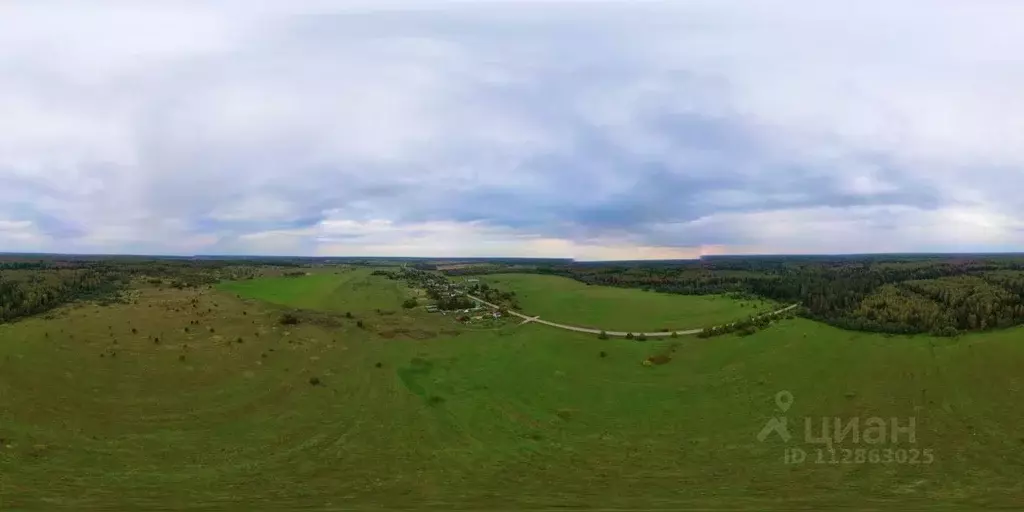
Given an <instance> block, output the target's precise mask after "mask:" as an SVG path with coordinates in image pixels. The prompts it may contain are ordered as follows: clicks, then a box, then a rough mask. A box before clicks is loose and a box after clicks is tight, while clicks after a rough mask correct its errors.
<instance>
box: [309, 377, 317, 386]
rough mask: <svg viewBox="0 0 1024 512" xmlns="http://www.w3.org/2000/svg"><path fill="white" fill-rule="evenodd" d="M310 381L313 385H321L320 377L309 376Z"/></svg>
mask: <svg viewBox="0 0 1024 512" xmlns="http://www.w3.org/2000/svg"><path fill="white" fill-rule="evenodd" d="M309 383H310V384H311V385H313V386H319V385H320V377H310V378H309Z"/></svg>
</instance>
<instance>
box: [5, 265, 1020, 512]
mask: <svg viewBox="0 0 1024 512" xmlns="http://www.w3.org/2000/svg"><path fill="white" fill-rule="evenodd" d="M339 278H340V276H336V275H333V274H327V275H324V276H317V277H316V278H314V279H309V280H308V281H305V282H304V281H303V279H304V278H298V279H297V280H271V281H251V282H245V283H240V284H237V285H232V286H228V287H226V288H228V289H230V290H231V292H227V291H217V290H210V291H203V292H194V291H180V290H173V289H165V290H158V289H154V288H149V289H146V290H144V291H142V292H141V294H140V295H139V296H138V297H137V303H134V304H119V305H114V306H109V307H98V306H80V307H73V308H66V309H63V310H60V311H58V312H57V313H54V314H53V315H51V316H52V318H49V319H47V318H41V317H38V318H33V319H29V320H25V321H21V322H18V323H15V324H8V325H0V438H3V439H2V441H0V510H5V511H6V510H22V509H25V510H27V509H32V510H95V509H110V510H127V509H157V508H159V509H174V510H182V509H200V508H206V509H214V508H216V509H234V510H250V509H253V508H257V509H296V508H303V509H316V510H340V509H351V508H385V507H392V508H399V507H401V508H436V509H446V510H450V509H453V508H469V507H479V508H490V509H494V508H503V509H522V508H546V509H550V508H566V507H600V508H604V509H634V510H635V509H680V508H705V509H708V508H711V509H730V510H735V509H749V510H766V509H787V510H791V509H794V508H800V507H806V508H808V509H814V510H820V509H823V508H826V507H827V508H840V507H855V506H860V507H864V506H867V505H871V506H873V507H884V506H891V507H894V508H900V509H904V510H905V509H908V508H915V509H920V508H924V507H925V506H928V507H929V508H930V509H932V508H936V507H935V506H934V505H933V504H934V503H938V502H941V503H946V504H955V505H959V506H966V505H976V506H977V505H986V504H987V505H1004V506H1009V505H1019V504H1020V503H1022V502H1024V501H1022V500H1024V484H1022V483H1021V478H1020V474H1021V470H1022V469H1024V433H1022V432H1021V429H1020V425H1022V424H1024V406H1022V405H1020V403H1019V401H1018V400H1016V392H1018V391H1020V389H1021V385H1022V381H1024V347H1022V345H1021V343H1020V340H1021V339H1022V336H1024V330H1021V329H1015V330H1008V331H1001V332H996V333H988V334H975V335H969V336H965V337H963V338H960V339H938V338H929V337H923V336H922V337H886V336H881V335H872V334H864V333H855V332H848V331H841V330H838V329H834V328H831V327H827V326H824V325H822V324H818V323H813V322H810V321H806V320H783V321H780V322H779V323H777V324H776V325H774V326H772V327H771V328H769V329H766V330H764V331H760V332H758V333H756V334H754V335H751V336H747V337H737V336H723V337H718V338H711V339H697V338H694V337H681V338H679V339H676V340H662V341H649V342H629V341H625V340H598V339H596V338H595V337H594V336H588V335H580V334H575V333H567V332H564V331H561V330H558V329H553V328H550V327H546V326H541V325H535V324H528V325H523V326H518V325H510V326H507V327H504V328H500V329H494V330H478V331H464V330H459V328H458V327H456V326H455V324H454V322H451V319H450V318H446V317H441V316H438V315H423V316H422V317H416V321H417V322H419V329H420V330H419V335H420V336H419V338H420V339H413V337H410V336H401V335H398V336H386V335H383V334H382V333H388V332H390V331H388V329H390V328H391V326H392V323H393V322H406V321H408V319H403V318H399V317H398V315H395V316H382V315H378V314H376V313H372V312H371V311H370V308H372V307H373V305H374V304H384V302H385V299H384V298H383V297H385V296H387V295H388V294H391V293H393V291H390V290H388V289H385V290H384V291H372V292H369V295H367V296H366V298H365V299H364V298H363V297H364V296H363V295H362V293H363V292H365V291H367V290H366V288H362V287H358V286H355V283H358V282H361V280H363V279H364V278H368V276H365V275H360V274H358V273H357V274H354V275H353V276H351V278H350V279H347V280H342V281H338V279H339ZM294 283H303V286H306V284H305V283H309V284H308V286H307V288H316V289H318V290H322V291H323V293H321V294H319V295H317V296H318V297H320V299H316V300H320V301H322V302H320V304H324V305H326V306H327V307H329V308H330V309H332V310H338V307H337V305H338V304H345V305H346V306H342V308H347V307H348V306H347V305H349V304H352V305H355V304H361V303H362V304H367V305H364V307H363V308H362V309H361V310H360V311H366V312H365V313H361V314H360V315H357V317H358V318H359V319H361V320H364V321H365V322H366V323H367V324H369V325H368V327H366V328H359V327H357V326H356V325H355V322H356V321H357V320H356V319H346V318H344V316H343V315H340V318H336V319H334V320H331V321H328V320H330V319H331V318H334V317H330V318H328V317H325V318H323V319H320V321H317V322H313V321H309V322H307V321H304V322H303V323H301V324H300V325H298V326H282V325H279V324H278V323H277V319H278V317H279V315H280V313H281V308H280V306H276V305H271V304H264V303H262V302H259V301H255V300H251V299H245V298H243V299H239V298H237V297H236V295H237V293H236V292H237V291H242V289H243V288H245V289H249V290H262V291H261V292H260V293H262V294H263V295H264V296H267V297H270V298H274V299H276V300H278V301H279V302H282V301H288V300H290V299H282V297H298V299H297V300H298V301H306V300H307V298H306V297H308V295H307V293H305V292H294V291H293V289H289V288H288V287H291V286H299V285H297V284H294ZM313 283H320V284H318V285H317V286H322V288H319V287H314V286H313ZM327 283H331V284H330V285H328V284H327ZM339 283H341V284H340V285H339ZM243 285H244V286H243ZM239 286H242V287H243V288H239ZM281 286H283V287H284V288H281ZM275 290H276V291H275ZM339 290H340V291H339ZM394 293H399V292H394ZM638 293H640V294H641V295H653V294H645V293H644V292H638ZM243 297H245V296H244V295H243ZM193 300H194V302H193ZM308 300H313V299H308ZM387 300H391V299H387ZM302 304H304V305H308V304H312V302H302ZM354 307H355V306H353V308H354ZM193 322H196V323H193ZM197 324H198V325H197ZM403 325H404V324H403ZM186 328H187V329H188V332H186V331H185V329H186ZM211 328H213V329H214V330H213V332H211V331H210V329H211ZM132 329H136V331H135V332H133V331H132ZM392 334H393V332H392ZM154 337H159V338H160V339H159V342H156V341H155V340H154V339H153V338H154ZM239 338H241V340H239ZM602 353H603V354H602ZM653 355H664V356H668V357H670V358H671V360H670V361H669V362H668V363H667V364H663V365H658V366H644V365H642V364H641V361H642V360H643V359H645V358H647V357H649V356H653ZM313 377H316V378H319V379H320V385H312V384H311V383H310V379H311V378H313ZM783 390H785V391H789V392H791V393H792V395H793V397H794V401H793V404H792V407H791V408H789V409H788V410H787V411H786V413H785V414H786V416H787V418H788V420H789V424H790V426H791V430H792V431H793V433H794V436H795V438H794V439H791V440H790V442H788V443H784V442H783V441H782V440H781V439H779V438H777V437H772V438H769V439H767V440H766V441H765V442H759V441H758V440H757V438H756V436H757V433H758V432H759V431H760V430H761V428H762V426H764V425H765V422H766V421H768V420H769V419H771V418H772V417H773V416H777V415H779V414H780V412H779V411H778V410H777V407H776V403H775V396H776V393H778V392H780V391H783ZM822 416H826V417H840V418H844V419H846V420H849V419H851V418H867V417H872V416H880V417H884V418H890V417H898V418H900V421H901V422H902V424H906V423H907V421H908V420H907V418H909V417H913V418H915V421H916V442H915V443H914V444H906V439H905V438H904V439H903V444H899V445H898V446H891V445H883V446H881V447H880V448H883V449H884V448H895V449H918V450H924V449H930V450H932V453H933V458H934V460H933V461H932V463H931V464H922V463H918V464H910V463H909V462H905V463H902V464H901V463H889V464H884V463H859V464H856V463H851V464H828V463H824V464H818V463H816V462H815V460H814V459H815V457H814V453H815V452H814V449H815V448H816V446H814V445H810V444H808V443H806V442H805V440H804V439H803V435H802V432H801V430H802V426H801V424H802V418H804V417H811V418H819V417H822ZM786 447H801V448H804V449H806V450H807V451H808V452H809V453H811V455H810V457H809V459H810V460H808V461H807V462H805V463H803V464H790V465H787V464H784V463H783V460H782V455H783V450H784V448H786ZM844 447H847V448H851V449H852V448H858V447H866V448H878V447H879V446H868V445H853V444H841V445H839V446H837V448H838V449H839V450H841V449H842V448H844ZM839 459H840V460H841V459H842V455H841V451H840V455H839ZM825 460H826V462H827V460H828V459H827V458H826V459H825ZM919 462H920V461H919ZM868 497H870V498H871V501H868V500H867V498H868ZM930 504H931V505H930Z"/></svg>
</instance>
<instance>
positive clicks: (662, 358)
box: [647, 354, 672, 365]
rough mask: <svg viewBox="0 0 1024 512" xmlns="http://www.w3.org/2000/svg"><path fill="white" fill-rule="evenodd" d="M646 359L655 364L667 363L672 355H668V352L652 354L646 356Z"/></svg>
mask: <svg viewBox="0 0 1024 512" xmlns="http://www.w3.org/2000/svg"><path fill="white" fill-rule="evenodd" d="M647 360H648V361H650V362H651V364H657V365H661V364H668V362H669V361H671V360H672V356H670V355H668V354H658V355H654V356H651V357H648V358H647Z"/></svg>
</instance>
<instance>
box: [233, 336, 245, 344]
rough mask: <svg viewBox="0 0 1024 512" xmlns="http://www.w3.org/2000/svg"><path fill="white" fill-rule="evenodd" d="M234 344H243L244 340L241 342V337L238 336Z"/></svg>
mask: <svg viewBox="0 0 1024 512" xmlns="http://www.w3.org/2000/svg"><path fill="white" fill-rule="evenodd" d="M235 343H245V340H243V339H242V337H241V336H239V337H238V339H236V340H235Z"/></svg>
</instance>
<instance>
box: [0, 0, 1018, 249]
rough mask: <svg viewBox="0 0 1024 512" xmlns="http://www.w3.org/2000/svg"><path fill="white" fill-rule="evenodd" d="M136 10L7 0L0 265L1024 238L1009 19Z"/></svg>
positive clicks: (727, 8)
mask: <svg viewBox="0 0 1024 512" xmlns="http://www.w3.org/2000/svg"><path fill="white" fill-rule="evenodd" d="M145 5H146V7H143V6H140V5H139V4H136V3H115V2H109V3H96V4H93V5H92V6H90V7H89V8H86V7H84V6H81V5H79V4H72V3H66V4H61V3H56V4H47V5H46V6H40V5H38V4H30V3H22V4H16V3H10V4H6V5H5V6H4V7H0V16H3V17H4V19H9V20H14V23H13V25H12V26H13V30H10V31H5V32H4V33H3V34H0V63H3V64H0V113H2V115H0V250H53V251H86V252H119V251H128V252H160V253H195V252H203V253H211V252H242V253H244V252H260V253H302V254H328V253H333V252H338V251H344V252H348V253H372V252H376V253H381V254H383V253H395V254H409V255H425V254H465V255H478V254H479V255H491V254H492V253H494V254H497V253H502V254H508V255H527V254H543V255H557V256H576V257H582V258H591V257H592V258H603V257H629V255H630V254H638V255H644V256H652V257H665V256H692V255H696V254H699V253H700V252H701V251H706V252H722V251H726V252H730V251H740V252H742V251H749V252H843V251H852V252H868V251H876V250H878V251H883V250H897V251H913V250H1006V249H1008V248H1010V249H1013V248H1017V247H1019V244H1020V243H1021V242H1024V240H1022V238H1024V237H1022V236H1021V230H1020V228H1021V226H1020V223H1019V222H1018V221H1016V219H1017V218H1018V216H1019V214H1020V212H1021V211H1022V208H1024V203H1022V200H1021V199H1020V198H1019V197H1018V194H1017V193H1016V189H1017V187H1018V185H1022V184H1024V176H1022V175H1021V172H1020V171H1019V169H1021V165H1022V164H1024V125H1022V124H1021V121H1020V120H1021V119H1024V102H1021V101H1019V100H1018V99H1017V96H1018V95H1019V93H1018V91H1019V90H1020V88H1021V86H1024V71H1020V70H1022V69H1024V67H1022V66H1020V65H1019V64H1021V61H1022V60H1024V58H1022V57H1020V56H1019V52H1018V51H1017V49H1018V48H1020V47H1021V46H1022V44H1021V43H1024V36H1021V35H1018V31H1016V30H1015V27H1014V26H1013V21H1012V20H1014V19H1018V20H1019V19H1021V15H1024V6H1018V5H1016V4H1014V3H1010V2H1004V3H1000V2H987V3H985V4H984V5H977V4H964V3H961V2H952V1H950V2H927V3H925V2H905V3H901V4H900V5H899V6H897V7H894V6H892V5H891V3H883V2H866V3H863V2H862V3H857V6H856V7H848V8H840V7H837V5H830V6H824V5H822V4H821V3H817V2H814V3H812V2H774V3H773V2H764V3H758V4H756V6H752V5H751V4H749V3H746V2H744V3H739V2H720V1H715V2H712V1H708V2H686V3H678V4H665V3H646V2H641V3H636V2H603V3H600V4H598V3H589V2H566V3H556V2H528V3H526V2H520V3H500V2H485V3H482V4H481V3H430V2H426V3H425V2H416V3H412V2H389V3H387V4H384V3H367V2H361V3H357V2H351V3H343V4H339V3H335V2H305V3H304V2H289V3H287V4H284V3H276V2H275V3H271V2H247V3H244V4H243V3H236V2H225V3H219V4H216V6H211V4H209V3H201V2H179V3H152V4H145ZM631 251H632V252H631Z"/></svg>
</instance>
